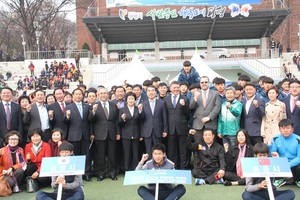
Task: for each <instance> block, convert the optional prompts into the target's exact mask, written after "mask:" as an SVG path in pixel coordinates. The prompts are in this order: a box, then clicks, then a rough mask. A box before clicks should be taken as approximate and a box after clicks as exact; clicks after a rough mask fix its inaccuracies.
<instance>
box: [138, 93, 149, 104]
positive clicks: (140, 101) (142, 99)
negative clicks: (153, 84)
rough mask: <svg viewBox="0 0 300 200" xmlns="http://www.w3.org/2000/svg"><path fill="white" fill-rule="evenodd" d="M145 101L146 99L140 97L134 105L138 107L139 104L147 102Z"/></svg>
mask: <svg viewBox="0 0 300 200" xmlns="http://www.w3.org/2000/svg"><path fill="white" fill-rule="evenodd" d="M147 100H148V98H147V97H145V96H143V95H141V98H140V99H139V100H137V101H138V102H136V104H135V105H139V104H141V103H143V102H144V101H147Z"/></svg>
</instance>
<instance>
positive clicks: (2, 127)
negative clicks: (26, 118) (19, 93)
mask: <svg viewBox="0 0 300 200" xmlns="http://www.w3.org/2000/svg"><path fill="white" fill-rule="evenodd" d="M10 104H11V105H10V106H11V111H10V130H14V131H18V132H19V133H20V134H21V135H22V134H23V118H22V111H21V108H20V106H19V104H16V103H14V102H10ZM7 131H8V130H7V128H6V112H5V108H4V105H3V102H0V138H2V139H3V140H4V139H5V135H6V133H7Z"/></svg>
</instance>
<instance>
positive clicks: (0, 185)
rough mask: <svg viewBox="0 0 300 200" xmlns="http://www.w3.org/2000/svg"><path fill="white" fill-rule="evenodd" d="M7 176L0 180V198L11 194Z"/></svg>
mask: <svg viewBox="0 0 300 200" xmlns="http://www.w3.org/2000/svg"><path fill="white" fill-rule="evenodd" d="M8 179H9V176H7V177H6V178H5V179H1V180H0V197H7V196H10V195H11V194H12V190H11V188H10V186H9V183H8Z"/></svg>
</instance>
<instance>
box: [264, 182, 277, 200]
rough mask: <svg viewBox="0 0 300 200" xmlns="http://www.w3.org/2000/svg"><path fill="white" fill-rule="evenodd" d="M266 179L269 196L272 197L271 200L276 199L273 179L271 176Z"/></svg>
mask: <svg viewBox="0 0 300 200" xmlns="http://www.w3.org/2000/svg"><path fill="white" fill-rule="evenodd" d="M266 181H267V182H268V192H269V198H270V200H275V199H274V193H273V188H272V183H271V179H270V177H269V176H267V177H266Z"/></svg>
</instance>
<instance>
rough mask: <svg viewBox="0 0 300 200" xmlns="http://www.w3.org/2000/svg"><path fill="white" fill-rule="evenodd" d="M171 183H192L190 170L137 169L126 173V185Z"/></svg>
mask: <svg viewBox="0 0 300 200" xmlns="http://www.w3.org/2000/svg"><path fill="white" fill-rule="evenodd" d="M148 183H169V184H192V175H191V171H190V170H137V171H127V172H126V173H125V178H124V185H136V184H148Z"/></svg>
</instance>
